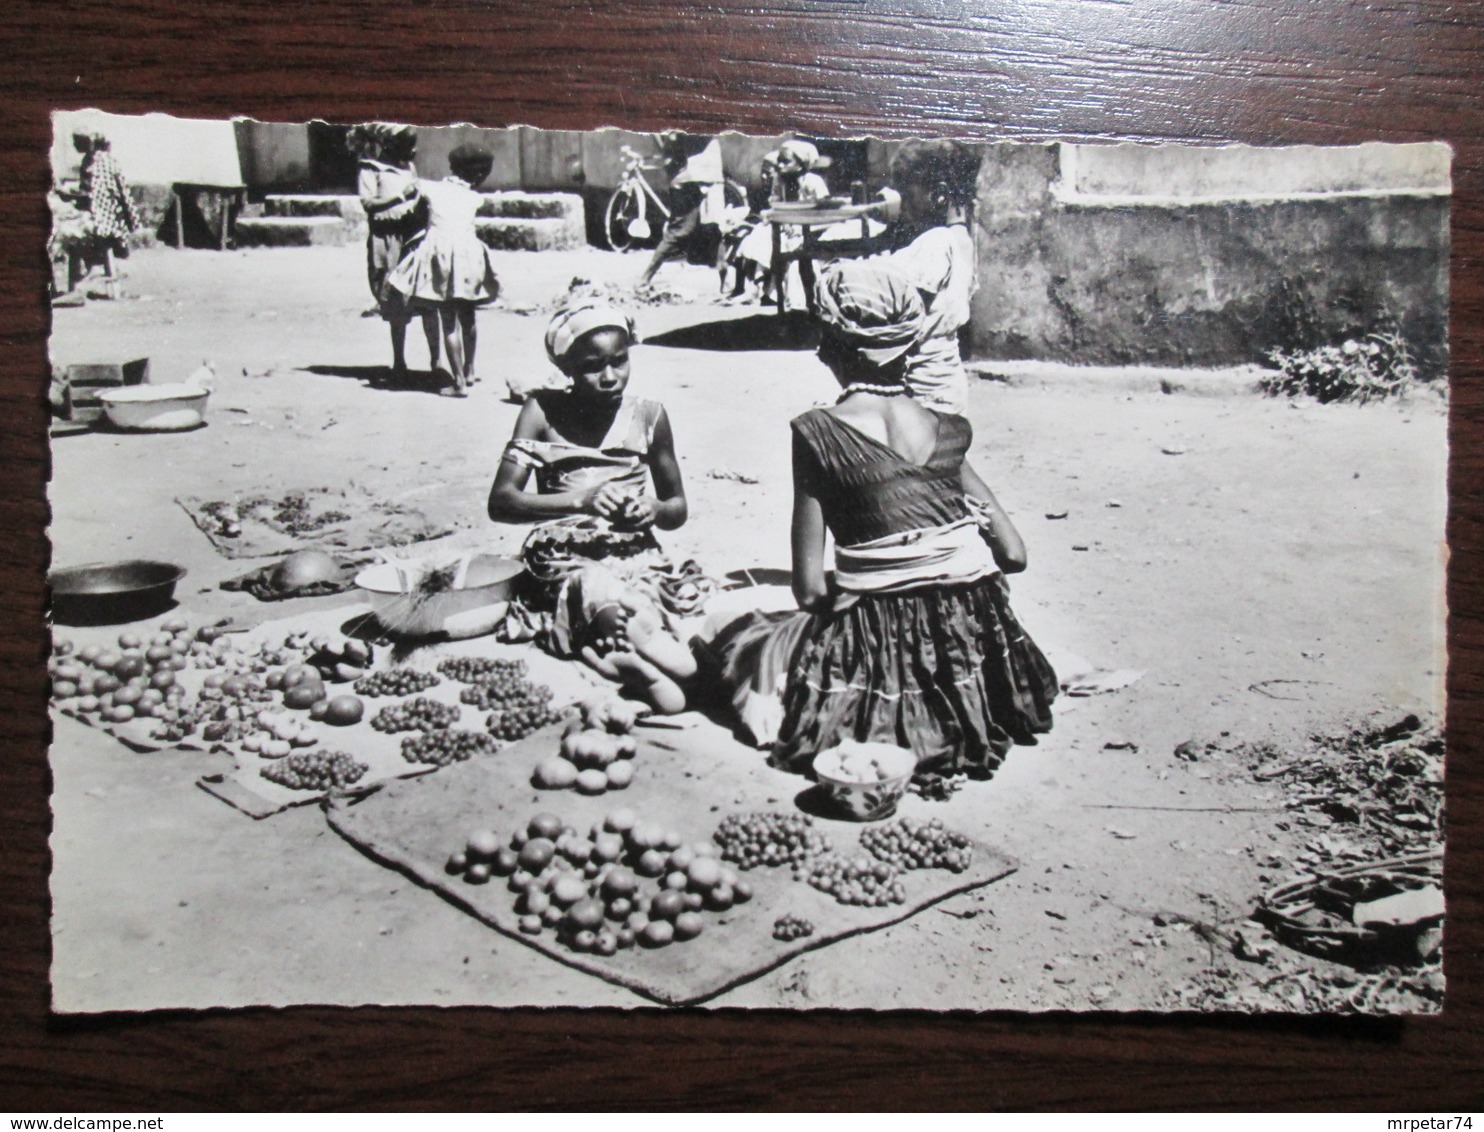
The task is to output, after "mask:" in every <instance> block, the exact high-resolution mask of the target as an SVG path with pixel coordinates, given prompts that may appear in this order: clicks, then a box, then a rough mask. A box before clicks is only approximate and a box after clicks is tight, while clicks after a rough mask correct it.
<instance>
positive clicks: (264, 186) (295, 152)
mask: <svg viewBox="0 0 1484 1132" xmlns="http://www.w3.org/2000/svg"><path fill="white" fill-rule="evenodd" d="M232 125H233V127H234V128H235V130H236V137H237V152H238V154H239V156H240V160H241V164H242V177H243V180H244V181H246V182H247V185H248V187H249V188H250V189H251V190H252V191H254V192H303V191H304V190H305V189H307V188H308V187H309V185H310V184H311V177H310V165H309V127H308V126H305V125H291V124H289V123H285V122H254V121H250V120H248V119H245V118H239V119H238V120H237V121H235V122H233V123H232Z"/></svg>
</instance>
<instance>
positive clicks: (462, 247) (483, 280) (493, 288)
mask: <svg viewBox="0 0 1484 1132" xmlns="http://www.w3.org/2000/svg"><path fill="white" fill-rule="evenodd" d="M493 254H494V253H492V252H491V251H490V249H489V248H488V247H486V246H485V245H484V243H483V241H481V240H480V239H479V237H478V236H476V235H475V234H474V233H473V232H450V231H447V230H440V229H438V228H430V229H429V230H428V234H427V235H426V236H424V237H423V240H422V242H421V243H420V244H418V245H417V246H416V247H415V248H413V249H412V251H411V252H409V253H408V254H407V256H406V258H404V259H403V260H402V262H401V263H399V264H397V265H396V267H394V268H392V270H391V272H390V273H389V274H388V275H387V277H386V284H385V287H386V288H387V289H390V290H392V291H395V292H396V293H398V294H399V295H402V296H404V297H405V298H406V299H407V301H408V302H410V303H413V304H422V305H437V304H439V303H446V302H450V301H456V302H462V303H475V304H484V303H492V302H494V301H495V299H496V298H498V297H499V294H500V280H499V277H498V276H496V274H495V265H494V258H493Z"/></svg>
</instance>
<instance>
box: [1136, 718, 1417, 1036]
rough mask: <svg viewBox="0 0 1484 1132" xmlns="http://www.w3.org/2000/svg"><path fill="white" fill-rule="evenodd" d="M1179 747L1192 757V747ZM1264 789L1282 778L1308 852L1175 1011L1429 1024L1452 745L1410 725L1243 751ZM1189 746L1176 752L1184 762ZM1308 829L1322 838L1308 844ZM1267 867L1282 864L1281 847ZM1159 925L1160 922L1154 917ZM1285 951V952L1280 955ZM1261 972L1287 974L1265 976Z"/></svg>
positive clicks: (1174, 1001) (1179, 992)
mask: <svg viewBox="0 0 1484 1132" xmlns="http://www.w3.org/2000/svg"><path fill="white" fill-rule="evenodd" d="M1186 746H1187V745H1186V744H1181V747H1182V748H1184V747H1186ZM1233 750H1234V752H1235V753H1237V754H1238V755H1239V756H1240V757H1241V758H1242V761H1243V763H1244V764H1245V765H1246V766H1247V767H1248V768H1249V770H1250V772H1251V774H1252V777H1253V778H1254V780H1256V781H1258V782H1280V783H1282V784H1283V786H1284V787H1285V789H1287V790H1288V792H1289V794H1290V797H1289V798H1288V800H1287V802H1286V808H1287V809H1288V810H1290V811H1292V812H1293V813H1294V815H1295V816H1294V820H1293V822H1292V823H1291V824H1290V823H1288V822H1282V823H1279V828H1280V829H1282V830H1288V831H1296V832H1297V834H1298V836H1299V837H1300V839H1301V844H1302V848H1301V849H1300V850H1299V851H1298V853H1297V854H1295V859H1294V861H1293V862H1292V864H1293V866H1294V867H1297V868H1299V869H1302V870H1303V871H1302V872H1301V873H1299V875H1297V876H1296V877H1294V878H1293V879H1290V880H1289V881H1287V882H1285V883H1283V884H1280V885H1278V886H1277V887H1275V888H1273V889H1270V890H1269V891H1268V892H1266V893H1265V894H1263V895H1262V896H1261V898H1259V899H1258V900H1257V901H1256V907H1255V909H1254V913H1253V919H1252V920H1251V921H1248V922H1247V923H1244V924H1242V925H1241V926H1239V927H1237V928H1236V930H1235V931H1233V932H1230V933H1226V934H1227V936H1228V939H1227V942H1228V945H1229V950H1230V951H1231V954H1232V955H1233V956H1234V957H1236V958H1237V959H1240V960H1243V961H1245V963H1246V964H1250V966H1244V967H1242V968H1240V969H1237V968H1233V967H1230V966H1226V965H1224V964H1222V963H1220V962H1219V961H1213V962H1212V963H1211V965H1210V966H1209V967H1208V968H1207V969H1206V970H1204V971H1202V972H1201V973H1200V974H1198V975H1196V976H1194V977H1193V978H1192V979H1191V980H1190V981H1189V982H1187V983H1186V984H1185V985H1183V986H1181V987H1179V988H1176V989H1175V990H1174V991H1172V992H1171V1005H1172V1006H1173V1007H1174V1008H1176V1009H1186V1010H1200V1011H1229V1010H1247V1011H1254V1012H1257V1011H1284V1012H1294V1013H1320V1012H1330V1013H1356V1014H1407V1013H1415V1014H1426V1013H1436V1012H1437V1011H1438V1010H1440V1009H1441V1007H1442V1001H1443V989H1444V978H1443V972H1442V937H1443V916H1444V896H1443V888H1442V862H1443V830H1444V823H1445V812H1444V804H1443V753H1444V741H1443V736H1442V733H1441V731H1440V730H1439V729H1438V727H1437V726H1436V725H1433V724H1424V723H1423V721H1422V720H1421V719H1419V718H1418V717H1417V716H1416V715H1407V716H1404V717H1402V718H1401V719H1397V720H1393V721H1391V722H1389V723H1386V724H1385V725H1380V726H1377V725H1374V724H1372V725H1362V726H1359V727H1354V728H1351V729H1349V730H1347V731H1345V732H1343V733H1341V734H1338V735H1330V736H1320V735H1316V736H1311V737H1310V738H1309V740H1308V742H1307V744H1306V745H1305V747H1304V749H1303V750H1301V751H1292V750H1284V749H1283V748H1281V747H1279V746H1277V745H1275V744H1272V743H1254V744H1245V745H1241V746H1238V747H1236V748H1233ZM1178 751H1179V748H1177V753H1178ZM1308 830H1315V831H1317V832H1316V833H1315V834H1314V836H1312V837H1308V838H1307V839H1306V840H1303V837H1304V834H1305V833H1307V831H1308ZM1267 860H1268V862H1269V863H1271V864H1273V865H1279V864H1283V863H1285V860H1286V857H1285V854H1284V853H1283V852H1281V851H1275V852H1273V853H1270V854H1269V856H1268V858H1267ZM1155 923H1156V925H1158V924H1159V923H1160V918H1159V917H1156V918H1155ZM1275 944H1278V945H1282V946H1274V945H1275ZM1259 968H1261V969H1264V970H1266V969H1276V973H1275V974H1272V975H1270V976H1267V977H1266V978H1261V979H1258V978H1255V977H1254V973H1255V971H1256V970H1258V969H1259Z"/></svg>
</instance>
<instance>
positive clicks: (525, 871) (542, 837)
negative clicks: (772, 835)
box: [446, 808, 752, 955]
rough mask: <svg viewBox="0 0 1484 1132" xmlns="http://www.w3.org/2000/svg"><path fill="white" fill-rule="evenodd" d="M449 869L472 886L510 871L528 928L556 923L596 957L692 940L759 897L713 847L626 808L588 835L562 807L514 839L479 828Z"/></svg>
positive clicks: (572, 943) (523, 926) (536, 930)
mask: <svg viewBox="0 0 1484 1132" xmlns="http://www.w3.org/2000/svg"><path fill="white" fill-rule="evenodd" d="M446 867H447V871H448V872H449V874H450V875H453V876H462V877H463V878H464V880H465V881H466V882H467V883H469V884H486V883H488V882H489V880H490V878H491V877H492V876H498V877H505V878H507V882H506V883H507V884H508V886H509V888H510V891H512V892H514V893H515V894H516V902H515V911H516V912H517V913H518V915H519V916H520V920H519V926H520V930H521V931H523V932H525V933H526V934H528V935H540V934H542V933H543V932H545V931H548V930H552V931H555V932H556V934H557V938H558V939H559V940H561V942H562V943H563V944H565V945H566V946H567V947H570V948H571V949H572V950H574V951H587V952H593V953H595V954H598V955H612V954H614V953H615V952H617V951H619V950H620V949H623V948H629V947H633V946H634V945H635V944H636V943H638V944H640V945H642V946H645V947H664V946H666V945H667V944H670V943H673V942H683V941H685V940H690V939H694V938H695V937H696V936H698V935H700V934H701V932H702V931H703V930H704V929H705V926H706V922H705V916H704V914H703V913H704V912H706V911H709V912H716V913H720V912H725V911H726V910H728V909H729V908H731V907H732V906H733V905H734V904H742V903H745V902H746V901H748V900H750V899H751V898H752V886H751V885H750V884H748V882H747V881H746V880H744V879H743V878H742V877H740V876H738V875H737V873H736V872H735V871H734V870H733V869H731V868H730V867H728V866H727V865H725V864H723V863H722V862H721V861H720V860H718V859H717V857H716V848H715V846H713V845H711V844H710V843H708V842H702V843H699V844H696V845H686V844H684V842H683V841H682V839H681V837H680V836H679V834H677V833H675V832H674V831H672V830H666V829H665V828H664V827H663V826H661V825H658V824H656V823H653V822H643V821H640V820H639V818H638V817H637V815H636V814H635V813H634V811H633V810H630V809H628V808H622V809H617V810H614V811H612V812H611V813H609V814H608V815H607V816H606V817H605V818H604V819H603V821H602V822H600V823H599V824H597V825H595V826H593V828H592V830H591V832H590V834H589V835H588V836H587V837H583V836H581V835H580V834H579V833H578V832H577V831H576V829H574V828H573V827H571V826H569V825H566V824H564V823H563V822H562V819H561V818H559V817H557V816H556V815H555V814H537V815H536V816H535V817H533V818H531V820H530V821H529V822H528V823H527V824H526V826H525V827H524V828H523V829H518V830H517V831H516V832H515V834H514V835H513V836H512V837H511V838H510V839H509V841H508V842H506V841H503V840H502V839H501V838H500V836H499V835H498V834H496V833H495V832H493V831H491V830H479V831H477V832H475V833H473V834H471V835H470V837H469V839H468V842H467V843H466V844H465V846H464V848H463V849H461V850H459V851H458V852H456V853H454V854H453V855H452V856H450V857H449V859H448V864H447V866H446ZM646 882H648V883H646Z"/></svg>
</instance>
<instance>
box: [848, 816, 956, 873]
mask: <svg viewBox="0 0 1484 1132" xmlns="http://www.w3.org/2000/svg"><path fill="white" fill-rule="evenodd" d="M861 848H862V849H864V850H865V851H866V852H867V853H869V854H871V856H873V857H876V858H878V859H880V860H882V861H885V862H887V863H888V864H891V865H895V866H896V867H897V868H899V869H903V870H906V869H947V870H948V871H949V872H953V873H961V872H963V871H964V870H965V869H967V868H968V867H969V865H970V864H972V863H973V860H974V849H973V845H972V843H971V842H970V841H969V839H968V838H967V837H965V836H964V835H963V834H961V833H955V832H953V831H952V830H950V829H948V828H946V827H945V826H944V825H943V821H942V819H941V818H932V819H930V820H929V821H925V822H919V821H914V820H912V819H911V818H902V819H901V820H899V821H896V822H894V823H892V824H891V825H882V826H875V827H873V828H871V829H867V830H865V831H864V832H862V833H861Z"/></svg>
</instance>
